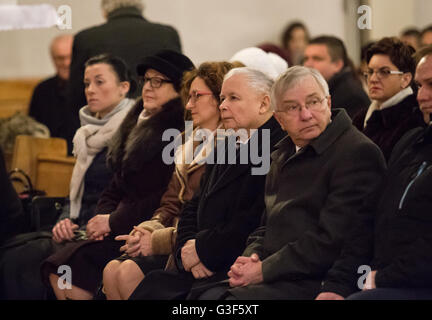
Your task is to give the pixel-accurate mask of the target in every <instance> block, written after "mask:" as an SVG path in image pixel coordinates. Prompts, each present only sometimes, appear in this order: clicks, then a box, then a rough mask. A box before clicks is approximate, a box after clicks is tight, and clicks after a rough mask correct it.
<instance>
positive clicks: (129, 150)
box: [95, 98, 184, 235]
mask: <svg viewBox="0 0 432 320" xmlns="http://www.w3.org/2000/svg"><path fill="white" fill-rule="evenodd" d="M142 110H143V105H142V100H139V101H138V102H137V104H136V105H135V106H134V107H133V108H132V109H131V110H130V111H129V113H128V115H127V116H126V118H125V120H124V121H123V123H122V124H121V125H120V128H119V130H118V131H117V133H116V134H115V136H114V138H113V145H112V146H111V147H110V150H109V154H108V163H109V165H110V167H111V169H112V170H113V172H114V177H113V179H112V180H111V182H110V183H109V185H108V186H107V187H106V188H105V190H104V192H103V193H102V195H101V197H100V199H99V202H98V204H97V207H96V210H95V214H107V213H110V220H109V222H110V227H111V230H112V235H120V234H128V233H129V232H130V231H131V230H132V228H133V226H135V225H138V224H139V223H141V222H142V221H145V220H148V219H150V218H151V217H152V215H153V212H154V211H155V210H156V209H157V208H158V207H159V204H160V198H161V196H162V194H163V193H164V192H165V190H166V188H167V186H168V182H169V180H170V179H171V176H172V173H173V170H174V164H169V165H168V164H165V163H164V161H163V159H162V150H163V149H164V147H165V146H166V145H167V144H168V143H169V142H167V141H162V135H163V133H164V132H165V130H167V129H177V130H179V131H183V129H184V120H183V115H184V111H183V105H182V102H181V99H180V98H176V99H173V100H171V101H169V102H167V103H166V104H165V105H164V106H162V110H161V111H160V112H159V113H157V114H155V115H154V116H152V117H150V118H149V119H148V120H146V121H144V122H142V123H140V124H139V125H137V119H138V116H139V114H140V113H141V111H142Z"/></svg>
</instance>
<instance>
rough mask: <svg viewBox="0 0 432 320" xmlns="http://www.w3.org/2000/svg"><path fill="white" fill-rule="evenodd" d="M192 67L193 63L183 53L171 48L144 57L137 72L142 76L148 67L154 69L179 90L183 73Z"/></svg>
mask: <svg viewBox="0 0 432 320" xmlns="http://www.w3.org/2000/svg"><path fill="white" fill-rule="evenodd" d="M193 68H195V66H194V64H193V63H192V61H191V60H190V59H189V58H188V57H186V56H185V55H183V54H181V53H179V52H177V51H173V50H162V51H159V52H158V53H156V54H155V55H153V56H148V57H146V58H144V59H143V60H142V62H141V63H140V64H139V65H138V66H137V73H138V75H139V76H143V75H144V74H145V73H146V71H147V70H148V69H155V70H156V71H159V72H160V73H162V74H164V75H166V76H167V77H168V78H169V79H170V80H171V81H172V82H173V85H174V88H175V89H176V90H177V91H179V90H180V85H181V81H182V78H183V73H184V72H185V71H189V70H192V69H193Z"/></svg>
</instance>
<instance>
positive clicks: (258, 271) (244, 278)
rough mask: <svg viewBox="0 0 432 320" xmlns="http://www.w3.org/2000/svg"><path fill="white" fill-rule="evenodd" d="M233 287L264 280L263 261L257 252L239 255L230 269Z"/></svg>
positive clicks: (230, 281) (230, 280) (229, 273)
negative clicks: (246, 255)
mask: <svg viewBox="0 0 432 320" xmlns="http://www.w3.org/2000/svg"><path fill="white" fill-rule="evenodd" d="M228 277H229V278H230V279H229V284H230V286H231V287H244V286H247V285H250V284H257V283H261V282H263V274H262V261H261V260H260V258H259V257H258V255H257V254H255V253H254V254H252V256H250V257H238V258H237V260H236V261H235V262H234V264H233V265H232V266H231V269H230V271H228Z"/></svg>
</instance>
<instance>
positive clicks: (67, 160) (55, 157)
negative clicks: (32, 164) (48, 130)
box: [37, 153, 76, 165]
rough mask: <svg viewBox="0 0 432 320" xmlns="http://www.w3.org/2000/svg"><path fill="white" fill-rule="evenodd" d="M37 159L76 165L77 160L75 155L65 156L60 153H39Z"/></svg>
mask: <svg viewBox="0 0 432 320" xmlns="http://www.w3.org/2000/svg"><path fill="white" fill-rule="evenodd" d="M37 161H38V162H41V161H45V162H56V163H64V164H70V165H74V164H75V162H76V158H75V157H63V156H58V155H52V154H49V153H41V154H38V155H37Z"/></svg>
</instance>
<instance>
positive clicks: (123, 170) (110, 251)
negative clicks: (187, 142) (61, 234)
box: [42, 98, 184, 292]
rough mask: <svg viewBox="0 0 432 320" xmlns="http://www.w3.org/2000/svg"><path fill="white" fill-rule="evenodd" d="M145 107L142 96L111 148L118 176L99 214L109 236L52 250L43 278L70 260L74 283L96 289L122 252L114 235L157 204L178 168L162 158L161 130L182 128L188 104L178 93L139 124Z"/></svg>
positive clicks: (143, 217) (110, 156)
mask: <svg viewBox="0 0 432 320" xmlns="http://www.w3.org/2000/svg"><path fill="white" fill-rule="evenodd" d="M142 110H143V104H142V100H141V99H140V100H139V101H138V102H137V103H136V105H135V106H134V107H132V109H131V110H130V111H129V113H128V114H127V116H126V118H125V119H124V121H123V122H122V124H121V125H120V128H119V130H118V131H117V132H116V134H115V135H114V137H113V143H112V145H111V146H110V148H109V151H108V155H107V161H108V165H109V166H110V167H111V169H112V170H113V172H114V176H113V178H112V179H111V182H110V183H109V184H108V186H107V187H106V188H105V190H104V191H103V192H102V195H101V196H100V198H99V201H98V204H97V206H96V209H95V215H97V214H109V215H110V217H109V225H110V228H111V233H110V235H109V237H107V238H105V239H104V240H103V241H90V240H86V241H82V242H78V243H72V244H70V245H68V246H66V247H65V248H64V249H63V250H61V251H59V252H57V253H56V254H54V255H53V256H51V257H50V258H49V259H48V260H47V261H46V263H44V265H43V268H42V273H43V277H44V278H45V280H46V279H47V276H48V275H49V273H50V272H51V273H56V267H57V266H58V265H61V264H67V265H69V266H71V268H72V271H73V273H74V284H75V285H76V286H78V287H80V288H82V289H85V290H87V291H90V292H93V291H94V290H95V289H96V288H97V285H98V284H99V282H100V280H101V277H102V270H103V268H104V267H105V265H106V264H107V263H108V262H109V261H110V260H112V259H114V258H117V257H118V256H119V255H120V254H121V253H120V251H119V248H120V246H121V245H122V243H121V242H119V241H115V240H114V237H115V236H117V235H122V234H129V232H130V231H131V230H132V229H133V227H134V226H136V225H138V224H139V223H140V222H142V221H145V220H148V219H150V218H151V217H152V215H153V213H154V211H155V210H156V209H157V208H158V207H159V203H160V199H161V196H162V194H163V193H164V192H165V190H166V188H167V185H168V182H169V180H170V178H171V176H172V173H173V170H174V164H166V163H165V161H164V160H163V158H162V152H163V149H164V148H165V146H167V145H168V143H169V141H163V140H162V135H163V134H164V132H165V131H166V130H167V129H177V130H178V131H179V132H180V131H182V130H183V129H184V120H183V117H184V109H183V105H182V102H181V99H180V98H175V99H173V100H171V101H168V102H167V103H166V104H165V105H163V106H162V110H161V111H160V112H158V113H157V114H155V115H153V116H151V117H150V118H149V119H147V120H144V121H143V122H141V123H139V124H137V120H138V117H139V115H140V113H141V111H142Z"/></svg>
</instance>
